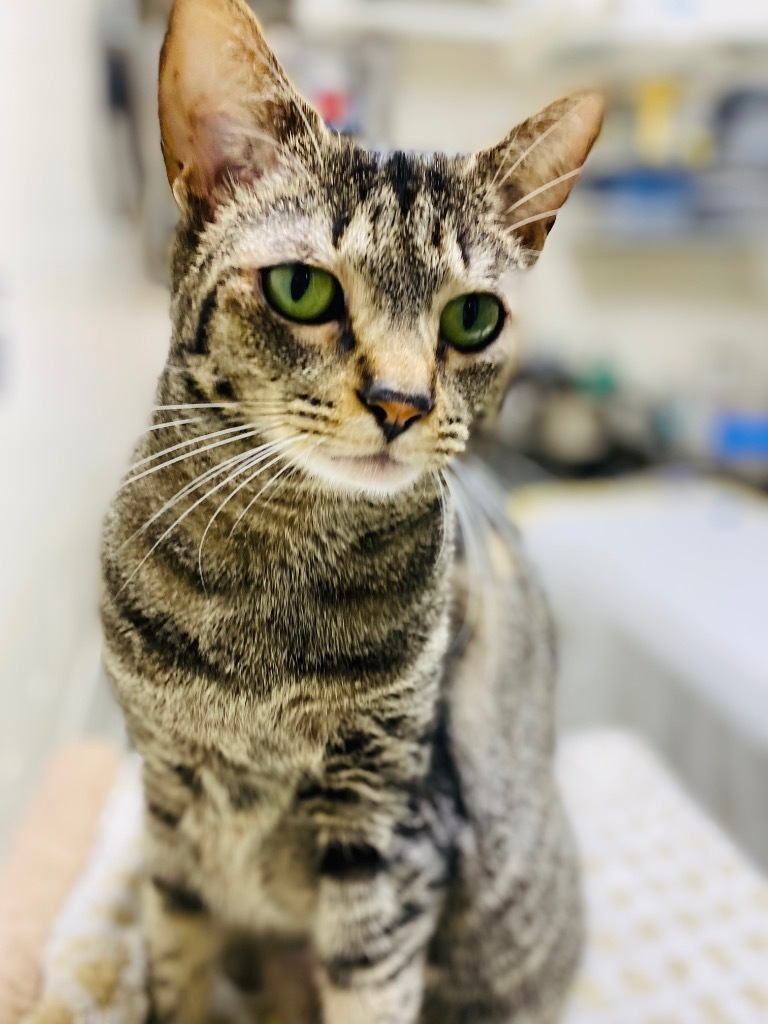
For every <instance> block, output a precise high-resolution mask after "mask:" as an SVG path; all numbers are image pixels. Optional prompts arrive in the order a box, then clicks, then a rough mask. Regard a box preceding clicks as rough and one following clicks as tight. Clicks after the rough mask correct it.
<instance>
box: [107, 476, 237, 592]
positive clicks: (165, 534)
mask: <svg viewBox="0 0 768 1024" xmlns="http://www.w3.org/2000/svg"><path fill="white" fill-rule="evenodd" d="M244 471H245V466H238V467H237V469H235V470H234V472H233V473H230V474H229V476H228V477H227V478H226V479H225V480H222V481H221V482H220V483H218V484H216V486H215V487H212V488H211V489H210V491H206V493H205V494H204V495H203V496H202V498H198V499H197V501H195V502H194V503H193V504H192V505H190V506H189V508H188V509H185V510H184V512H182V513H181V515H180V516H179V517H178V519H176V521H175V522H173V523H171V525H170V526H169V527H168V529H167V530H165V531H164V532H163V533H162V534H161V535H160V536H159V537H158V539H157V540H156V541H155V543H154V544H153V545H152V547H151V548H150V549H149V551H148V552H147V553H146V555H144V557H143V558H142V560H141V561H140V562H139V564H138V565H137V566H136V568H135V569H134V570H133V572H132V573H131V575H130V576H129V577H128V579H127V580H126V581H125V583H124V584H123V585H122V587H121V588H120V590H119V591H118V596H119V595H120V594H122V592H123V591H124V590H125V588H126V587H127V586H128V584H129V583H130V582H131V580H132V579H133V578H134V576H135V575H136V573H137V572H139V571H140V570H141V568H142V566H143V565H145V564H146V562H147V561H148V559H149V558H151V557H152V555H153V554H154V553H155V551H157V549H158V548H159V547H160V545H161V544H162V543H163V541H164V540H165V539H166V538H167V537H169V536H170V535H171V533H173V531H174V530H175V529H176V527H177V526H179V525H180V524H181V523H182V522H183V521H184V520H185V519H186V518H187V516H189V515H191V514H192V513H193V512H194V511H195V509H196V508H199V507H200V505H202V504H203V502H204V501H207V500H208V498H210V497H211V495H213V494H216V492H217V491H220V490H221V488H222V487H226V485H227V484H228V483H229V482H230V480H234V479H235V477H237V476H239V474H240V473H242V472H244Z"/></svg>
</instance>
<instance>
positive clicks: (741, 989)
mask: <svg viewBox="0 0 768 1024" xmlns="http://www.w3.org/2000/svg"><path fill="white" fill-rule="evenodd" d="M100 756H101V758H102V759H103V763H102V767H101V773H100V778H98V779H94V778H93V777H91V778H90V779H89V785H90V789H91V791H94V792H95V793H96V794H98V793H101V794H102V797H103V799H102V800H96V801H95V802H96V803H100V804H103V807H102V810H101V814H100V820H99V823H98V828H97V829H96V832H95V836H94V838H93V841H92V842H90V841H89V848H90V849H89V855H88V857H87V863H86V864H85V865H84V868H83V870H82V871H81V873H80V877H79V880H78V881H77V883H76V885H75V886H74V889H73V890H72V891H71V893H70V895H69V898H68V899H66V900H65V902H64V903H63V905H62V906H61V909H60V911H59V912H58V914H57V915H56V917H55V920H54V921H53V924H52V926H51V927H50V930H49V932H48V936H47V941H46V942H45V944H44V946H43V945H42V944H41V943H39V941H38V942H31V943H29V942H28V943H27V945H26V946H25V948H24V949H23V950H22V951H21V953H19V950H18V949H17V948H15V947H14V948H11V946H9V945H8V943H7V942H6V944H5V946H0V955H1V954H2V953H3V952H5V953H7V954H8V957H6V958H3V964H4V970H5V978H6V979H8V980H7V984H8V985H9V986H10V984H11V979H12V978H17V979H18V978H19V977H23V978H25V979H26V980H27V983H26V988H25V989H24V991H23V992H22V991H20V989H19V986H18V984H16V985H15V1003H13V1001H12V1000H11V1001H9V1000H7V999H6V996H5V988H3V990H2V991H0V1024H17V1022H18V1021H19V1020H20V1019H22V1020H23V1021H24V1024H143V1022H144V1019H145V1016H146V1013H147V1005H146V997H145V994H144V970H145V961H144V950H143V945H142V941H141V931H140V926H139V914H138V909H139V908H138V879H139V876H140V871H141V855H140V844H139V831H140V815H141V797H140V789H139V765H138V763H137V761H136V760H134V759H132V758H131V757H127V758H124V759H123V760H122V762H121V764H120V766H119V769H118V770H117V771H115V766H114V763H113V761H110V759H109V756H108V755H107V754H106V753H105V752H104V751H101V754H100ZM558 768H559V773H560V778H561V783H562V786H563V790H564V793H565V797H566V801H567V804H568V806H569V809H570V812H571V816H572V819H573V821H574V824H575V827H576V831H577V834H578V838H579V842H580V845H581V849H582V855H583V862H584V878H585V889H586V898H587V907H588V915H589V936H590V938H589V945H588V949H587V952H586V956H585V959H584V962H583V965H582V970H581V975H580V978H579V980H578V982H577V985H576V987H575V989H574V993H573V998H572V1001H571V1005H570V1007H569V1010H568V1013H567V1015H566V1019H565V1021H564V1024H760V1022H764V1021H766V1020H768V972H766V968H765V965H766V962H768V884H766V882H765V881H764V880H763V879H762V878H761V876H760V875H759V874H758V872H757V871H756V870H755V869H753V868H752V867H751V866H750V864H748V863H747V862H746V861H745V860H744V858H743V857H742V856H741V855H740V854H739V853H738V851H737V850H736V849H735V848H734V847H733V846H732V845H731V843H730V842H729V841H728V840H727V839H726V838H725V837H724V836H723V835H722V833H721V832H720V831H719V830H718V828H717V827H716V826H715V825H714V824H713V823H712V822H711V821H710V820H709V819H708V818H706V817H705V816H704V815H703V814H702V813H701V811H700V810H698V808H696V807H695V806H694V804H693V803H692V802H691V801H690V800H689V799H688V798H687V797H686V796H685V795H684V794H683V793H682V792H681V791H680V790H679V789H678V788H677V786H676V785H675V783H674V782H672V781H671V779H670V778H669V776H668V774H667V773H666V771H665V769H664V768H663V767H662V766H661V765H660V764H659V763H658V762H657V761H656V759H655V758H654V756H653V755H652V754H651V753H650V752H649V751H648V750H647V749H646V748H645V747H643V746H642V745H641V744H640V743H638V742H637V741H636V740H633V739H631V738H629V737H627V736H624V735H622V734H618V733H612V732H602V733H585V734H581V735H579V736H577V737H574V738H571V739H569V740H568V741H567V742H565V743H564V744H563V748H562V750H561V753H560V757H559V762H558ZM76 775H77V773H76V772H75V773H73V779H71V780H70V781H71V782H77V781H78V780H77V778H76V777H74V776H76ZM81 781H82V780H81ZM87 788H88V787H86V789H87ZM94 792H92V793H91V804H90V805H91V807H92V806H93V803H94ZM60 796H61V797H62V799H60V800H59V802H58V805H57V806H56V807H54V806H52V805H51V804H50V803H49V805H48V807H49V812H50V814H51V815H52V816H53V819H54V820H55V823H56V826H57V829H58V828H61V829H62V831H61V833H60V834H59V833H57V835H58V841H59V842H61V843H67V842H72V843H73V845H76V844H75V843H74V839H73V837H72V836H71V835H67V829H66V827H65V826H62V824H61V823H62V821H65V822H66V821H67V820H69V821H70V825H69V831H70V833H71V832H72V823H71V822H72V818H74V819H78V820H79V821H80V822H81V825H80V829H79V836H78V837H76V838H78V840H79V841H80V843H81V844H82V840H83V837H88V836H89V830H88V827H87V826H86V824H84V823H85V820H86V818H87V814H86V813H85V812H84V810H83V808H82V797H83V791H82V786H81V788H80V789H79V790H78V791H77V793H76V794H72V793H70V795H69V798H68V799H69V801H70V814H69V815H68V814H67V798H66V796H65V794H63V793H61V794H60ZM76 805H80V811H79V812H78V811H77V808H76ZM36 813H37V814H38V816H39V810H38V812H36ZM78 814H79V818H78ZM52 824H53V821H52ZM43 825H44V823H43V822H41V821H38V823H37V827H38V828H42V827H43ZM75 831H77V830H75ZM48 837H49V841H50V842H56V841H57V840H54V839H53V833H51V832H49V833H48ZM60 857H61V860H60V863H61V865H62V870H63V871H64V874H65V875H66V876H67V878H71V876H72V874H73V862H76V861H77V857H76V856H75V855H72V856H71V857H69V859H67V857H66V856H64V855H60ZM44 859H45V858H43V860H44ZM65 862H66V868H64V867H63V865H64V864H65ZM38 866H39V865H38ZM48 868H49V869H50V864H49V865H48ZM6 877H7V876H6ZM18 885H19V886H21V888H26V889H27V895H26V896H25V894H24V892H22V891H17V892H16V894H15V897H14V898H15V904H14V907H13V908H11V909H12V911H13V914H14V915H15V917H13V918H10V917H8V916H7V915H8V913H9V905H8V893H7V892H6V893H5V897H4V898H5V900H6V904H5V906H4V907H3V905H2V903H0V907H3V909H2V910H0V938H1V937H2V936H3V935H5V936H6V938H7V937H8V936H12V935H13V933H14V928H15V930H16V934H17V935H19V934H21V931H23V929H21V931H20V930H19V927H18V923H19V922H18V918H19V915H20V914H22V916H23V911H22V907H23V905H24V903H25V900H26V901H27V905H28V906H29V907H31V910H30V913H31V915H32V917H33V918H34V916H35V913H37V915H38V918H39V919H40V921H39V922H38V925H37V926H36V929H35V928H32V932H34V933H35V934H36V935H37V936H38V940H39V933H40V931H41V930H42V929H43V927H44V926H43V924H42V920H43V918H45V914H41V913H40V911H39V909H38V910H37V911H36V910H35V906H38V908H39V904H40V898H39V892H40V886H41V885H42V887H43V888H45V882H44V880H41V879H32V878H27V879H26V881H23V882H22V881H18ZM51 887H53V888H54V889H55V888H56V886H55V885H53V883H52V880H51V879H50V878H49V879H48V889H49V890H50V889H51ZM59 889H61V885H59ZM0 892H2V889H0ZM35 892H37V894H38V895H37V897H36V899H37V904H35V902H34V900H32V902H31V903H30V902H29V899H30V895H31V894H33V893H35ZM52 899H53V898H51V899H49V901H48V902H49V905H50V903H51V900H52ZM43 902H45V901H43ZM53 902H54V903H55V899H53ZM3 911H4V913H5V915H6V917H5V919H4V918H3ZM46 913H50V906H48V908H47V910H46ZM14 922H15V923H14ZM27 925H28V926H29V921H27ZM27 932H29V927H27ZM38 946H39V947H40V948H37V947H38ZM30 958H33V959H32V960H30ZM38 961H39V963H40V965H41V967H42V978H41V979H40V978H39V975H38V971H37V962H38ZM9 964H12V966H11V967H9ZM3 977H4V976H3V974H0V982H2V981H3ZM35 987H36V988H39V989H40V995H39V998H38V999H37V1002H36V1005H35V1008H34V1009H33V1010H32V1011H31V1013H30V1014H28V1015H27V1016H26V1017H24V1016H22V1013H21V1006H20V1005H19V1003H20V1001H21V1003H23V1002H24V1000H27V1003H26V1005H27V1006H29V1005H31V1003H30V1000H31V999H33V998H34V995H33V993H32V991H31V988H35ZM22 988H24V986H22ZM9 991H10V988H9ZM4 1000H6V1003H5V1004H4ZM257 1005H258V1003H257V1001H254V998H253V997H248V998H246V997H245V996H243V995H242V994H240V993H238V992H237V990H236V989H235V988H234V987H233V986H231V985H230V984H228V983H227V982H226V981H225V979H224V978H223V977H222V979H221V984H220V986H219V991H218V993H217V1006H216V1008H215V1011H214V1013H213V1016H212V1020H215V1021H216V1022H217V1024H219V1022H222V1024H223V1022H231V1024H240V1022H243V1024H246V1022H248V1024H253V1022H254V1021H255V1020H256V1021H259V1024H267V1022H266V1021H265V1019H264V1017H263V1016H261V1018H260V1017H259V1011H258V1009H257ZM14 1007H15V1008H14ZM269 1024H272V1021H270V1022H269Z"/></svg>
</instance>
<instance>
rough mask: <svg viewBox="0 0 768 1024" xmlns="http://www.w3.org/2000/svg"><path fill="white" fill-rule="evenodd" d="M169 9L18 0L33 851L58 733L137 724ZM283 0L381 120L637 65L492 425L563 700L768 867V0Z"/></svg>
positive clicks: (5, 231)
mask: <svg viewBox="0 0 768 1024" xmlns="http://www.w3.org/2000/svg"><path fill="white" fill-rule="evenodd" d="M169 6H170V5H169V3H167V2H166V0H38V2H37V3H35V4H29V3H20V2H17V3H4V4H2V5H1V6H0V114H1V116H2V120H1V121H0V139H2V142H1V144H0V152H1V153H2V159H0V196H2V200H3V201H2V213H1V214H0V456H1V458H2V469H3V472H2V477H0V480H2V484H1V485H0V486H2V495H3V501H2V513H1V514H2V520H0V523H1V525H2V529H0V849H2V847H3V845H4V844H5V842H6V840H7V837H8V835H9V833H10V829H11V827H12V824H13V823H14V822H15V821H16V820H17V818H18V815H19V813H20V811H21V809H22V807H23V805H24V803H25V801H26V800H27V799H28V795H29V792H30V789H31V788H32V787H33V786H34V783H35V780H36V778H37V776H38V774H39V771H40V767H41V765H42V763H43V761H44V759H45V757H46V754H47V753H48V751H50V750H51V749H52V748H53V747H54V746H57V745H59V744H61V743H64V742H67V741H68V740H71V739H72V738H74V737H77V736H79V735H81V734H82V733H83V732H86V731H96V732H102V733H110V734H118V733H119V729H120V726H119V720H118V716H117V715H116V713H115V710H114V708H113V706H112V704H111V701H110V698H109V695H108V693H107V690H106V687H105V685H104V683H103V680H102V677H101V674H100V667H99V659H100V639H99V629H98V620H97V613H96V606H97V594H98V567H97V551H98V539H99V528H100V521H101V518H102V515H103V512H104V510H105V507H106V504H107V502H108V500H109V497H110V494H111V492H112V490H113V489H114V487H115V486H116V484H117V482H118V480H119V479H120V476H121V474H122V472H123V471H124V468H125V466H126V462H127V459H128V456H129V452H130V449H131V445H132V442H133V440H134V438H135V437H136V435H137V434H138V432H139V431H140V430H141V429H142V427H143V424H144V422H145V420H146V418H147V415H148V410H149V407H150V405H151V403H152V394H153V383H154V380H155V378H156V376H157V374H158V372H159V370H160V367H161V365H162V362H163V359H164V355H165V350H166V345H167V341H168V336H169V324H168V313H167V306H168V294H167V286H166V277H165V263H166V252H167V246H168V240H169V236H170V232H171V230H172V228H173V223H174V207H173V203H172V201H171V199H170V196H169V193H168V189H167V184H166V180H165V175H164V172H163V168H162V160H161V156H160V149H159V138H158V129H157V123H156V112H155V111H156V106H155V88H156V63H157V56H158V51H159V47H160V44H161V41H162V37H163V33H164V29H165V22H166V19H167V15H168V9H169ZM253 6H254V8H255V9H256V11H257V13H258V14H259V15H260V16H261V17H262V19H263V21H264V23H265V25H266V27H267V30H268V35H269V38H270V40H271V42H272V43H273V45H274V46H275V49H276V50H277V52H278V55H279V56H280V57H281V59H282V60H283V61H284V63H285V65H286V67H287V68H288V70H289V72H290V74H291V75H292V76H293V78H294V79H295V80H296V82H297V84H298V85H299V86H300V88H301V89H302V90H303V91H304V92H305V94H306V95H307V96H308V97H309V98H310V99H311V100H312V101H313V102H314V103H315V104H316V105H317V106H318V108H319V109H320V110H321V112H322V113H323V115H324V116H325V118H326V119H327V120H328V121H329V122H330V123H331V124H332V125H333V126H334V127H336V128H338V129H340V130H343V131H347V132H350V133H353V134H355V135H356V136H358V137H359V138H361V139H362V140H363V141H364V142H366V143H368V144H370V145H373V146H386V147H393V146H394V147H401V148H408V149H419V150H429V149H438V148H439V149H445V150H449V151H457V150H469V149H471V148H473V147H480V146H484V145H488V144H490V143H492V142H494V141H496V140H498V139H499V138H501V137H502V136H503V135H504V134H505V133H506V131H507V130H508V129H509V128H510V127H511V126H512V125H513V124H515V123H516V122H517V121H519V120H521V119H522V118H523V117H525V116H526V115H528V114H530V113H532V112H534V111H535V110H537V109H538V108H539V107H541V106H543V105H544V104H545V103H547V102H549V101H550V100H552V99H554V98H556V97H557V96H558V95H560V94H562V93H564V92H566V91H568V90H570V89H573V88H577V87H580V86H583V85H588V84H594V83H599V84H603V85H605V86H606V88H607V89H608V93H609V97H610V107H609V112H608V117H607V121H606V126H605V130H604V133H603V135H602V137H601V139H600V141H599V143H598V145H597V147H596V149H595V151H594V154H593V156H592V158H591V159H590V161H589V163H588V165H587V167H586V170H585V174H584V178H583V180H582V182H581V184H580V185H579V187H578V188H577V190H576V193H575V195H574V197H573V198H572V200H571V201H570V202H569V203H568V205H567V207H566V208H565V210H564V212H563V213H562V214H561V216H560V217H559V218H558V223H557V227H556V229H555V231H554V233H553V236H552V240H551V241H550V243H549V245H548V248H547V250H546V251H545V253H544V256H543V257H542V260H541V262H540V264H539V265H538V266H537V267H536V269H535V270H534V271H532V272H531V274H530V276H529V277H528V280H527V282H526V284H527V288H526V291H525V309H524V314H523V324H522V344H523V362H522V366H521V371H520V374H519V377H518V380H517V381H516V382H515V384H514V386H513V388H512V390H511V392H510V396H509V399H508V401H507V403H506V406H505V409H504V412H503V415H502V417H501V420H500V422H499V423H498V425H497V428H496V432H495V434H494V435H493V436H491V437H489V438H487V439H486V440H485V441H484V442H483V453H484V455H485V457H486V458H487V459H488V461H489V463H490V464H491V465H492V466H493V468H494V470H495V472H496V473H497V474H498V476H499V479H500V480H501V481H502V482H503V484H504V486H505V487H506V488H507V489H508V490H509V492H510V502H511V505H512V507H513V508H514V511H515V514H516V516H517V518H518V521H519V522H520V524H521V526H522V528H523V531H524V533H525V534H526V537H527V539H528V543H529V545H530V548H531V551H532V554H533V557H534V559H535V560H536V562H537V563H538V565H539V567H540V569H541V572H542V575H543V577H544V579H545V581H546V584H547V586H548V589H549V592H550V595H551V599H552V602H553V605H554V609H555V613H556V617H557V620H558V625H559V628H560V634H561V645H562V671H561V675H562V682H561V720H562V723H563V725H564V726H565V727H571V728H577V727H584V726H587V725H592V724H595V723H605V722H607V723H616V724H620V725H623V726H628V727H630V728H632V729H634V730H636V731H638V732H640V733H641V734H642V735H644V736H645V737H646V739H647V740H648V741H649V742H650V743H651V744H652V745H653V746H654V747H655V748H656V749H657V750H658V751H659V752H660V753H661V754H662V755H663V757H664V758H665V759H666V760H667V762H668V763H669V764H670V765H671V766H672V767H673V769H674V770H675V771H676V773H677V774H678V776H679V778H680V779H681V780H682V781H683V782H684V784H685V785H686V786H687V788H688V789H689V790H691V791H692V792H693V793H694V794H695V795H696V796H697V797H698V799H699V800H700V801H701V802H702V804H703V805H704V806H706V807H707V808H708V810H709V811H710V813H711V814H712V815H713V816H714V817H715V818H716V819H717V820H718V821H719V822H720V823H721V824H722V825H723V826H724V827H725V828H726V829H727V830H728V832H729V833H730V834H731V836H732V837H733V838H734V839H735V840H736V842H737V843H738V844H739V845H740V846H741V847H742V848H743V849H744V850H746V851H747V852H748V854H749V855H750V856H751V857H752V858H753V859H754V860H755V861H756V862H758V863H759V864H761V865H762V867H763V868H766V869H768V626H767V625H766V610H768V502H767V501H766V491H768V231H767V230H766V229H767V228H768V5H766V4H765V3H763V2H759V0H752V2H750V0H729V2H728V3H723V2H721V0H472V2H470V0H407V2H406V0H254V2H253Z"/></svg>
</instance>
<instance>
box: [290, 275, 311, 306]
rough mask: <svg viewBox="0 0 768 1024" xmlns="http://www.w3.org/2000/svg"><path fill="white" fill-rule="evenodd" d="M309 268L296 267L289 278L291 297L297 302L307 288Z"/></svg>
mask: <svg viewBox="0 0 768 1024" xmlns="http://www.w3.org/2000/svg"><path fill="white" fill-rule="evenodd" d="M309 278H310V269H309V267H296V269H295V270H294V272H293V277H292V278H291V298H292V299H293V301H294V302H299V301H300V300H301V299H303V298H304V295H305V294H306V291H307V288H309Z"/></svg>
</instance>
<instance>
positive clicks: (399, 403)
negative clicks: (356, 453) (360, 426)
mask: <svg viewBox="0 0 768 1024" xmlns="http://www.w3.org/2000/svg"><path fill="white" fill-rule="evenodd" d="M357 397H358V398H359V399H360V401H361V402H362V403H363V405H364V406H365V407H366V409H367V410H368V412H369V413H370V414H371V415H372V416H373V418H374V419H375V420H376V422H377V423H378V424H379V426H380V427H381V432H382V434H383V435H384V439H385V440H386V442H387V444H390V443H391V442H392V441H394V440H395V438H396V437H399V436H400V435H401V434H403V433H405V431H406V430H407V429H408V428H409V427H412V426H413V424H414V423H416V422H417V421H418V420H421V419H423V418H424V417H425V416H426V415H427V413H429V412H431V411H432V406H433V405H434V402H433V401H432V398H431V396H430V395H429V394H427V393H426V392H422V393H417V394H412V395H407V394H404V393H403V392H402V391H395V390H394V389H393V388H391V387H389V386H388V385H387V384H381V383H375V384H371V385H370V386H368V387H366V388H364V389H362V390H360V391H358V392H357Z"/></svg>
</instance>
